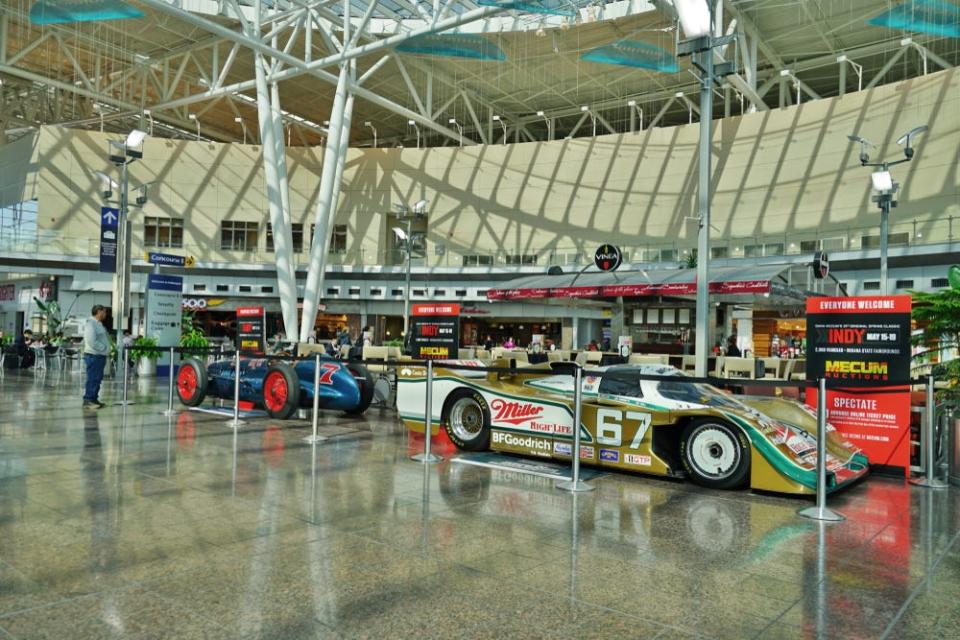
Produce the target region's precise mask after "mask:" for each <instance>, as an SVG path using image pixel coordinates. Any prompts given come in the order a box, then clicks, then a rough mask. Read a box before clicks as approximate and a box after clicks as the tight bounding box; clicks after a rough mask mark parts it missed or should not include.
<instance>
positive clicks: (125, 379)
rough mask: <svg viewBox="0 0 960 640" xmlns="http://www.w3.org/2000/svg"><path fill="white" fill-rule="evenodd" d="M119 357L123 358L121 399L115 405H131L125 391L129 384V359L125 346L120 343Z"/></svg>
mask: <svg viewBox="0 0 960 640" xmlns="http://www.w3.org/2000/svg"><path fill="white" fill-rule="evenodd" d="M120 357H121V358H123V399H122V400H121V401H120V402H118V403H117V404H118V405H128V404H133V402H132V401H130V400H127V391H128V387H129V383H130V357H129V355H128V351H127V345H125V344H123V343H122V342H121V343H120Z"/></svg>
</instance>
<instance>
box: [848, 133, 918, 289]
mask: <svg viewBox="0 0 960 640" xmlns="http://www.w3.org/2000/svg"><path fill="white" fill-rule="evenodd" d="M927 129H928V127H927V125H925V124H924V125H920V126H919V127H914V128H913V129H911V130H910V131H907V132H906V133H905V134H903V135H902V136H900V137H899V138H898V139H897V144H899V145H903V156H904V157H903V158H901V159H900V160H894V161H892V162H870V151H869V150H870V149H871V148H875V147H876V145H874V144H873V143H872V142H870V141H869V140H867V139H866V138H862V137H860V136H857V135H850V136H847V139H848V140H850V142H856V143H857V144H859V145H860V154H859V156H858V159H859V160H860V166H862V167H870V168H872V169H876V171H872V172H871V173H870V183H871V186H872V187H873V190H874V191H876V192H877V194H876V195H875V196H873V197H872V198H871V200H872V201H873V202H876V203H877V206H878V207H880V294H881V295H887V293H888V292H889V284H888V282H887V257H888V249H889V245H888V241H889V235H890V234H889V219H890V209H892V208H894V207H896V206H897V199H896V196H897V191H899V190H900V183H898V182H894V181H893V175H892V174H891V173H890V167H893V166H896V165H898V164H903V163H904V162H910V161H911V160H913V156H914V154H915V149H914V148H913V141H914V140H915V139H916V138H917V137H918V136H920V135H921V134H923V133H925V132H926V131H927Z"/></svg>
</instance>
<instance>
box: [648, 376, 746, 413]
mask: <svg viewBox="0 0 960 640" xmlns="http://www.w3.org/2000/svg"><path fill="white" fill-rule="evenodd" d="M658 390H659V392H660V395H661V396H663V397H664V398H666V399H668V400H676V401H678V402H688V403H690V404H704V405H707V406H709V407H724V408H727V409H743V408H744V406H743V405H742V404H740V403H739V402H738V401H737V400H735V399H734V398H733V397H731V396H730V395H729V394H726V393H724V392H723V391H720V389H717V388H716V387H712V386H710V385H708V384H700V383H690V382H680V381H679V380H678V381H677V382H673V381H664V382H661V383H660V386H659V387H658Z"/></svg>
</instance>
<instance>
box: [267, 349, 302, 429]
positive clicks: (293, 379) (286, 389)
mask: <svg viewBox="0 0 960 640" xmlns="http://www.w3.org/2000/svg"><path fill="white" fill-rule="evenodd" d="M299 406H300V379H299V378H298V377H297V372H296V371H295V370H294V368H293V367H291V366H290V365H288V364H286V363H284V362H278V363H276V364H273V365H270V368H269V369H267V374H266V375H265V376H264V377H263V408H264V409H266V411H267V413H268V414H269V415H270V417H271V418H277V419H280V420H285V419H286V418H289V417H290V416H292V415H293V414H294V412H295V411H296V410H297V407H299Z"/></svg>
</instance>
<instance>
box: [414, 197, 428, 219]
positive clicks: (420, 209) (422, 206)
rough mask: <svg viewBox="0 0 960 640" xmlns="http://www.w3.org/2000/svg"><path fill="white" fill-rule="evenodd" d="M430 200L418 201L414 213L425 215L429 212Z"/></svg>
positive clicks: (415, 203)
mask: <svg viewBox="0 0 960 640" xmlns="http://www.w3.org/2000/svg"><path fill="white" fill-rule="evenodd" d="M428 202H430V201H429V200H417V201H416V202H414V203H413V212H414V213H416V214H421V215H422V214H424V213H426V212H427V203H428Z"/></svg>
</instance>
